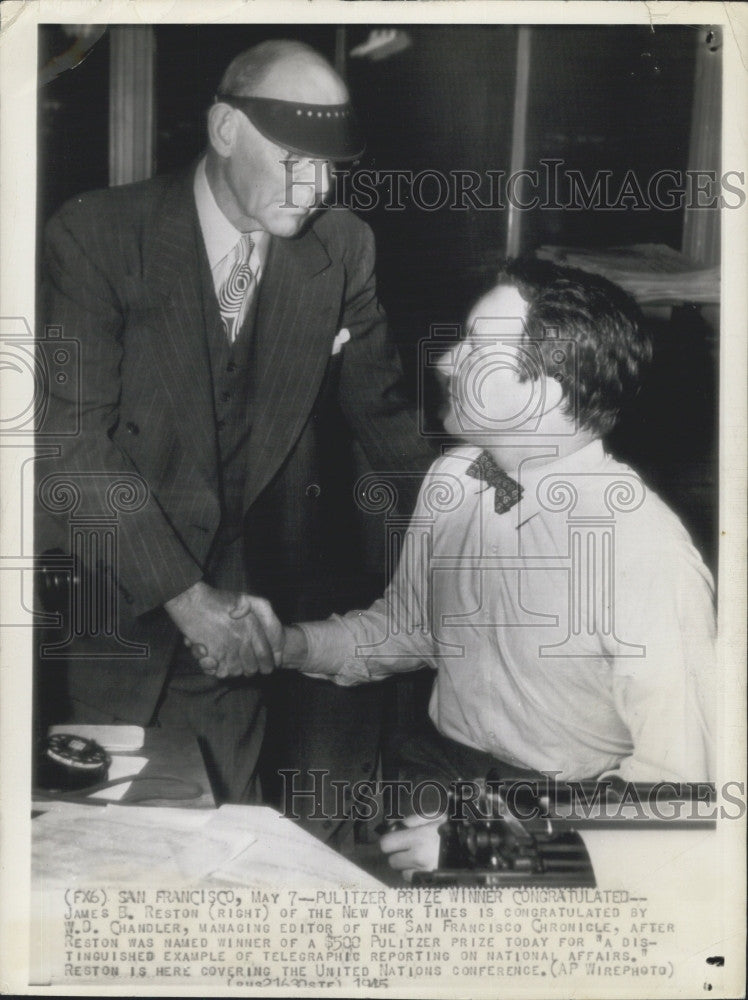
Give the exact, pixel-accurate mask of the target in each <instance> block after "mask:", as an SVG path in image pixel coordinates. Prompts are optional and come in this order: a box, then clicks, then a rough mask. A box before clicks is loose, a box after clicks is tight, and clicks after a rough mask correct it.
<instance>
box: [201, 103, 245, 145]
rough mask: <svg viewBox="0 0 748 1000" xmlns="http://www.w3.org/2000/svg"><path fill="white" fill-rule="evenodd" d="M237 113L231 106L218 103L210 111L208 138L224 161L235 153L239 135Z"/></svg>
mask: <svg viewBox="0 0 748 1000" xmlns="http://www.w3.org/2000/svg"><path fill="white" fill-rule="evenodd" d="M237 127H238V123H237V112H236V110H235V109H234V108H232V107H231V106H230V105H229V104H222V103H221V102H220V101H217V102H216V103H215V104H212V105H211V107H210V110H209V111H208V138H209V139H210V144H211V146H212V147H213V149H214V150H215V151H216V153H218V155H219V156H221V157H223V158H224V159H226V158H228V157H229V156H231V154H232V152H233V151H234V145H235V143H236V133H237Z"/></svg>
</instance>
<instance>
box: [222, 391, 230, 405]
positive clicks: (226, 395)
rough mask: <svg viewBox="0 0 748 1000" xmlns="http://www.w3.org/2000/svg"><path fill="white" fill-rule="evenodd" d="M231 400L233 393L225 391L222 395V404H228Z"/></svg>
mask: <svg viewBox="0 0 748 1000" xmlns="http://www.w3.org/2000/svg"><path fill="white" fill-rule="evenodd" d="M230 399H231V393H230V392H226V390H225V389H224V390H223V392H222V393H221V402H222V403H228V401H229V400H230Z"/></svg>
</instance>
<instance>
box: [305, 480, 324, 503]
mask: <svg viewBox="0 0 748 1000" xmlns="http://www.w3.org/2000/svg"><path fill="white" fill-rule="evenodd" d="M321 492H322V487H321V486H319V485H318V484H317V483H310V484H309V485H308V486H307V488H306V495H307V496H308V497H311V498H312V499H313V500H316V498H317V497H318V496H319V495H320V493H321Z"/></svg>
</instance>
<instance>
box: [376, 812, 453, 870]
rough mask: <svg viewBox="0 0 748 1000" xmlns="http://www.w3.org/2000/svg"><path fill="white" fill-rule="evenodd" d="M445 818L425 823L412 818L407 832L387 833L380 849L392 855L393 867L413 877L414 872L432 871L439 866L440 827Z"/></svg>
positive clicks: (403, 830)
mask: <svg viewBox="0 0 748 1000" xmlns="http://www.w3.org/2000/svg"><path fill="white" fill-rule="evenodd" d="M441 821H442V817H438V818H437V819H424V817H422V816H408V817H406V819H405V820H404V826H405V829H402V830H395V831H393V832H392V833H386V834H385V835H384V836H383V837H382V838H381V840H380V841H379V846H380V848H381V849H382V851H383V852H384V853H385V854H388V855H389V863H390V867H391V868H394V869H395V870H396V871H402V872H405V873H409V874H411V875H412V872H413V871H418V870H427V871H431V870H433V869H434V868H436V867H437V865H438V863H439V833H438V829H439V825H440V824H441Z"/></svg>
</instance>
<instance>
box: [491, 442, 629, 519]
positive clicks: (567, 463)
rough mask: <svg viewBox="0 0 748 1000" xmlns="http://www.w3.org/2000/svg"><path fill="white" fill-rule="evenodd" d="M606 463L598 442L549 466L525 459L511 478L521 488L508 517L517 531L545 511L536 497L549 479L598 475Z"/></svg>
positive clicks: (603, 450)
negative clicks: (512, 518)
mask: <svg viewBox="0 0 748 1000" xmlns="http://www.w3.org/2000/svg"><path fill="white" fill-rule="evenodd" d="M609 462H610V457H609V456H608V455H607V454H606V452H605V449H604V448H603V443H602V441H601V440H600V439H599V438H597V439H596V440H594V441H590V443H589V444H587V445H585V446H584V447H583V448H579V449H578V450H577V451H573V452H571V454H569V455H564V456H563V457H562V458H557V459H555V460H553V461H551V462H543V461H542V460H541V462H540V463H538V460H536V459H532V458H530V459H526V460H525V461H524V462H522V463H521V464H520V467H519V469H518V470H517V473H516V475H515V477H514V478H516V479H517V481H518V482H519V484H520V485H521V486H522V488H523V493H522V499H521V500H520V502H519V503H518V504H517V507H516V513H515V510H512V511H510V512H509V513H510V515H512V514H514V515H515V518H516V525H517V527H518V528H519V527H520V525H522V524H524V523H525V521H528V520H529V519H530V518H531V517H534V516H535V514H538V513H542V512H543V511H547V510H548V508H547V507H546V506H545V505H544V504H543V503H541V501H540V496H541V495H544V494H545V493H546V491H547V484H546V485H543V483H544V480H546V479H548V478H549V477H550V478H551V479H553V480H563V478H564V476H576V475H584V474H585V473H586V474H591V473H595V472H601V471H602V470H603V469H604V468H605V466H606V465H607V464H608V463H609Z"/></svg>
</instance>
